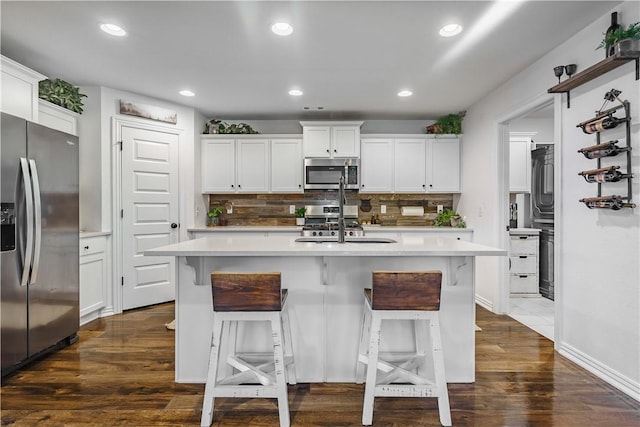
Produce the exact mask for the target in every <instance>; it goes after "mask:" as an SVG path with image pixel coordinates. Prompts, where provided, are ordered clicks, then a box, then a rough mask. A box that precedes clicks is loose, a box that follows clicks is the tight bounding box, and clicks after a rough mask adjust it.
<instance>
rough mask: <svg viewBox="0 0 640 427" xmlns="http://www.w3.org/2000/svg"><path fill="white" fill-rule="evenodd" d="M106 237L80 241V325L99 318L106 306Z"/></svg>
mask: <svg viewBox="0 0 640 427" xmlns="http://www.w3.org/2000/svg"><path fill="white" fill-rule="evenodd" d="M105 251H106V237H105V236H97V237H89V238H83V239H80V269H79V276H80V324H81V325H84V324H85V323H87V322H90V321H91V320H94V319H97V318H98V317H100V311H101V310H102V309H103V308H104V307H106V305H107V258H106V252H105Z"/></svg>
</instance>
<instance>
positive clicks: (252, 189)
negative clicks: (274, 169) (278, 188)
mask: <svg viewBox="0 0 640 427" xmlns="http://www.w3.org/2000/svg"><path fill="white" fill-rule="evenodd" d="M236 144H237V152H236V171H237V179H236V185H237V190H238V192H239V193H266V192H268V191H269V140H268V139H238V140H237V143H236Z"/></svg>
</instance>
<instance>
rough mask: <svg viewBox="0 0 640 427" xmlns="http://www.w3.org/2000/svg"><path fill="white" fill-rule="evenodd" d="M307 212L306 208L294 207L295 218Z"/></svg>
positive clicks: (302, 216) (301, 216)
mask: <svg viewBox="0 0 640 427" xmlns="http://www.w3.org/2000/svg"><path fill="white" fill-rule="evenodd" d="M306 212H307V209H306V208H298V209H296V218H304V214H305V213H306Z"/></svg>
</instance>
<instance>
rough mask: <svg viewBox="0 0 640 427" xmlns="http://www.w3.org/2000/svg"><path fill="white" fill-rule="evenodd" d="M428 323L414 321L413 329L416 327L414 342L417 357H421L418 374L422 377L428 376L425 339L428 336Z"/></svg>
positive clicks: (419, 320)
mask: <svg viewBox="0 0 640 427" xmlns="http://www.w3.org/2000/svg"><path fill="white" fill-rule="evenodd" d="M426 326H427V321H425V320H423V319H416V320H414V321H413V327H414V335H415V337H414V340H415V343H416V356H418V357H420V359H421V362H422V363H420V364H419V365H418V369H417V371H416V372H417V374H418V375H419V376H421V377H426V376H427V372H426V370H427V368H426V363H424V362H426V357H427V353H426V348H425V338H426V336H427V329H426Z"/></svg>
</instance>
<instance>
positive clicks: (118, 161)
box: [111, 115, 184, 314]
mask: <svg viewBox="0 0 640 427" xmlns="http://www.w3.org/2000/svg"><path fill="white" fill-rule="evenodd" d="M123 127H135V128H137V129H144V130H150V131H156V132H165V133H169V134H172V135H176V136H177V137H178V143H179V144H180V143H181V142H182V139H183V133H184V129H181V128H176V127H175V126H163V125H157V124H150V123H148V122H146V121H144V120H136V119H131V118H123V117H121V116H116V115H114V116H112V117H111V165H112V171H111V188H112V191H111V229H112V230H113V245H112V246H111V251H112V254H111V256H112V259H113V260H114V262H113V282H112V285H113V312H114V314H118V313H122V306H123V304H122V282H121V280H122V279H121V278H122V277H123V272H122V242H123V238H122V222H121V221H120V210H121V209H122V187H121V186H122V156H121V155H120V154H121V151H120V141H121V140H122V128H123ZM178 179H180V163H178ZM180 198H181V194H180V186H178V200H181V199H180ZM178 215H179V216H180V215H181V214H180V210H179V214H178ZM176 268H177V265H176Z"/></svg>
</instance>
